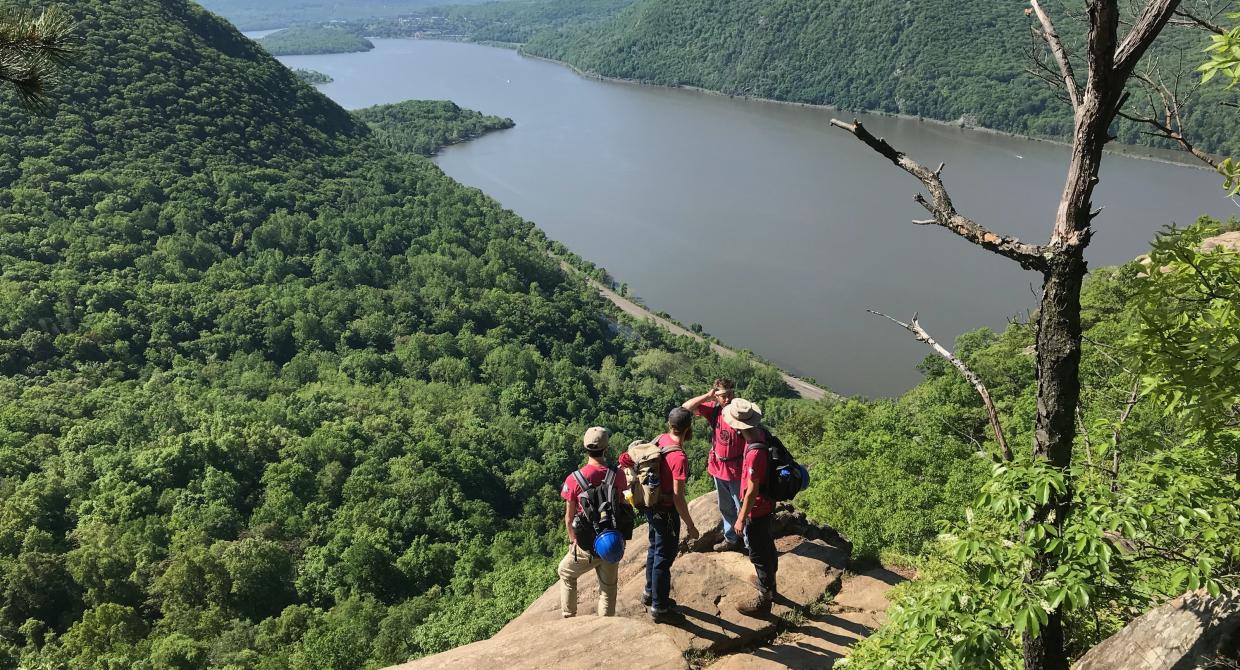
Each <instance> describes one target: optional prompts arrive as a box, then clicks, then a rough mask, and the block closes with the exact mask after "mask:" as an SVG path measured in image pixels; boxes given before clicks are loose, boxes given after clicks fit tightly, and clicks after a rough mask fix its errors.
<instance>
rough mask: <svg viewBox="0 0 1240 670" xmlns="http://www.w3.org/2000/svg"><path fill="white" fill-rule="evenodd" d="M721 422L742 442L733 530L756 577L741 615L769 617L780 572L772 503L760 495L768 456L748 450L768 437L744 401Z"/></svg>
mask: <svg viewBox="0 0 1240 670" xmlns="http://www.w3.org/2000/svg"><path fill="white" fill-rule="evenodd" d="M723 420H724V421H725V422H727V424H728V425H729V426H731V427H732V428H733V429H735V430H737V431H739V432H740V433H741V435H743V436H744V438H745V444H746V446H745V461H744V465H743V466H741V509H740V512H739V513H738V514H737V516H736V523H734V524H733V526H732V527H733V528H735V529H736V533H737V534H738V535H742V536H744V537H745V539H746V543H747V544H748V545H749V561H750V562H751V563H753V567H754V571H755V572H756V573H757V587H758V593H757V595H755V596H754V597H752V598H750V599H748V600H746V601H743V602H741V603H739V604H738V605H737V606H736V610H737V611H738V612H740V613H741V614H745V615H749V616H757V615H762V614H768V613H770V611H771V603H772V602H773V601H774V599H775V573H776V572H778V570H779V554H777V553H776V552H775V539H774V538H773V537H771V513H772V512H774V511H775V503H774V501H772V500H771V499H770V498H768V497H766V496H764V495H762V487H763V485H765V484H766V483H767V479H768V477H769V474H768V473H769V472H770V465H771V456H770V454H769V453H768V452H767V450H766V449H760V448H750V447H751V445H757V444H766V443H767V441H769V440H770V439H771V438H770V433H769V432H768V431H767V430H766V429H765V428H763V427H762V408H761V407H759V406H758V404H757V403H753V402H749V401H748V400H745V399H744V398H736V399H735V400H733V401H732V402H730V403H728V405H727V406H726V407H724V408H723Z"/></svg>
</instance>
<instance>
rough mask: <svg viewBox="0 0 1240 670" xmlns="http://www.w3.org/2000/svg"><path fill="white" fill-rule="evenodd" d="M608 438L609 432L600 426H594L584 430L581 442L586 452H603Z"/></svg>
mask: <svg viewBox="0 0 1240 670" xmlns="http://www.w3.org/2000/svg"><path fill="white" fill-rule="evenodd" d="M609 437H611V431H609V430H607V429H606V428H603V427H602V426H594V427H593V428H587V429H586V435H585V437H583V438H582V439H581V442H582V444H584V445H585V447H586V451H604V450H606V449H607V439H608V438H609Z"/></svg>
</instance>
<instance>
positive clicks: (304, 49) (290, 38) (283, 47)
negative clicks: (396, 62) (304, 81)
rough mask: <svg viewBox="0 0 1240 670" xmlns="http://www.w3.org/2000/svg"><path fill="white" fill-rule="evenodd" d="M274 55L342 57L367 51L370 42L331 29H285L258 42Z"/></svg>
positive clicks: (324, 27)
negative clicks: (328, 55)
mask: <svg viewBox="0 0 1240 670" xmlns="http://www.w3.org/2000/svg"><path fill="white" fill-rule="evenodd" d="M258 43H259V44H261V45H262V46H263V48H264V49H266V50H267V51H269V52H271V55H273V56H298V55H309V54H342V53H353V52H357V51H370V50H371V49H373V48H375V45H374V44H372V43H371V41H370V40H368V39H366V38H365V37H361V36H359V35H355V34H353V33H351V32H348V31H346V30H341V29H340V28H334V27H331V26H297V27H294V28H285V29H284V30H280V31H278V32H274V33H272V34H270V35H268V36H266V37H263V38H261V39H259V40H258Z"/></svg>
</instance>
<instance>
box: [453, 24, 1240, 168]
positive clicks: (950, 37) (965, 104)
mask: <svg viewBox="0 0 1240 670" xmlns="http://www.w3.org/2000/svg"><path fill="white" fill-rule="evenodd" d="M559 2H560V4H570V5H571V4H573V3H571V2H569V3H564V2H563V0H559ZM548 4H549V5H554V4H556V3H555V2H550V3H548ZM1044 4H1046V5H1047V6H1048V8H1049V9H1050V10H1052V11H1055V12H1057V15H1058V16H1061V17H1062V18H1061V23H1060V25H1059V31H1060V32H1061V33H1063V34H1064V35H1065V40H1067V42H1068V45H1069V47H1070V48H1071V47H1072V45H1073V44H1074V39H1073V33H1074V32H1079V31H1080V29H1081V28H1080V26H1079V25H1077V24H1076V23H1075V22H1073V21H1072V20H1070V19H1069V18H1068V17H1067V16H1065V15H1064V13H1063V12H1060V11H1059V9H1060V6H1061V5H1062V3H1061V2H1057V1H1054V0H1052V1H1051V2H1047V3H1044ZM516 6H517V5H514V8H515V7H516ZM470 11H471V9H470V8H464V9H463V11H462V13H469V12H470ZM1029 22H1030V19H1029V18H1028V17H1026V16H1025V14H1024V7H1022V5H1021V4H1020V3H999V2H994V1H993V0H918V1H917V2H908V1H907V0H637V2H634V3H633V4H632V5H631V6H629V7H627V8H626V9H623V10H621V11H619V12H618V13H616V14H615V15H614V16H611V17H610V18H606V19H603V20H601V21H596V22H593V23H591V24H588V25H584V26H573V27H569V28H567V29H562V30H543V31H540V32H538V33H537V34H535V35H534V36H533V37H532V38H531V39H530V40H529V41H528V43H526V44H525V46H524V50H525V51H526V52H528V53H530V54H533V55H537V56H543V57H547V58H553V59H556V60H562V61H565V62H568V63H570V64H572V65H574V66H575V67H578V68H580V69H582V70H585V71H589V72H594V73H598V74H601V75H605V76H611V77H621V78H625V79H634V80H638V81H644V82H650V83H656V84H666V85H692V86H700V87H704V88H707V89H712V90H716V91H720V92H723V93H727V94H732V95H745V96H755V97H764V98H774V99H778V100H788V101H796V102H808V103H815V104H828V105H833V106H836V107H842V108H845V109H856V110H873V111H879V112H889V113H899V114H907V115H911V116H922V117H926V118H930V119H937V120H942V121H962V122H963V123H964V124H965V125H980V126H983V127H986V128H992V129H995V130H1001V131H1007V132H1012V133H1017V134H1022V135H1032V136H1042V137H1065V136H1067V135H1068V134H1069V133H1070V132H1071V129H1072V114H1071V111H1070V110H1069V109H1068V107H1067V105H1066V104H1065V103H1062V102H1060V101H1059V100H1058V99H1057V98H1056V93H1055V91H1053V90H1052V89H1051V87H1050V86H1049V85H1048V84H1046V83H1045V82H1043V81H1040V80H1038V79H1036V78H1034V77H1032V76H1030V75H1029V74H1027V73H1026V69H1027V68H1029V67H1031V66H1032V60H1031V57H1030V48H1031V47H1033V48H1039V49H1040V48H1041V46H1040V45H1041V43H1040V42H1034V41H1032V38H1031V35H1030V30H1029V25H1030V23H1029ZM1078 37H1079V36H1078ZM1206 43H1207V40H1206V37H1205V36H1204V34H1203V33H1200V32H1190V31H1187V30H1180V31H1169V32H1168V34H1167V35H1166V36H1164V37H1163V38H1162V39H1161V42H1160V43H1159V44H1158V45H1156V48H1155V52H1156V53H1159V54H1161V56H1162V57H1163V58H1164V59H1165V60H1166V62H1167V65H1169V66H1173V65H1176V64H1177V63H1178V59H1179V58H1180V55H1181V50H1182V52H1183V57H1184V59H1185V62H1186V63H1189V64H1190V66H1189V68H1188V69H1189V70H1191V69H1192V67H1193V66H1195V63H1196V62H1198V61H1201V60H1204V56H1203V54H1202V49H1204V47H1205V45H1206ZM1193 77H1196V75H1195V74H1192V73H1190V74H1189V77H1188V81H1191V80H1192V78H1193ZM1199 96H1200V97H1199V98H1198V100H1197V101H1196V103H1195V104H1193V105H1191V106H1189V107H1188V108H1187V109H1186V115H1185V124H1186V127H1187V128H1188V129H1189V132H1190V133H1191V135H1192V137H1193V138H1194V139H1195V140H1196V142H1197V144H1198V145H1199V146H1202V147H1204V148H1206V149H1207V150H1210V151H1215V152H1220V153H1238V152H1240V136H1237V135H1236V134H1235V133H1234V132H1233V131H1232V129H1233V127H1234V115H1233V114H1231V113H1229V109H1228V108H1226V107H1223V106H1221V105H1219V104H1217V103H1219V102H1221V101H1222V100H1225V99H1227V97H1226V96H1227V94H1226V93H1225V92H1224V91H1223V90H1222V87H1208V88H1206V89H1203V90H1202V91H1201V92H1200V93H1199ZM1135 100H1136V98H1134V101H1135ZM1117 130H1118V135H1119V139H1120V140H1121V141H1122V142H1124V143H1127V144H1151V143H1153V144H1155V145H1156V146H1158V145H1159V144H1158V142H1157V141H1154V140H1152V139H1151V138H1149V137H1148V136H1146V135H1142V134H1141V132H1140V131H1142V130H1145V128H1144V127H1142V126H1137V125H1135V124H1132V123H1129V122H1121V123H1120V124H1119V125H1118V128H1117Z"/></svg>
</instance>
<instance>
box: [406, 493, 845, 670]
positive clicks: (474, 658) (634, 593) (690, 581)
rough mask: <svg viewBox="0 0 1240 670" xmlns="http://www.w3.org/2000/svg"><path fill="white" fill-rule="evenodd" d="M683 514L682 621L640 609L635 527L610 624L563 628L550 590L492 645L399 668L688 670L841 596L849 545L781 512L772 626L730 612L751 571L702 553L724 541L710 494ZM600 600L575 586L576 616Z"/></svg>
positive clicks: (725, 556) (741, 559) (579, 620)
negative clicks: (661, 619) (696, 660)
mask: <svg viewBox="0 0 1240 670" xmlns="http://www.w3.org/2000/svg"><path fill="white" fill-rule="evenodd" d="M689 511H690V514H692V516H693V519H694V523H695V524H696V525H697V527H698V529H699V530H701V531H702V537H701V538H700V539H699V540H698V541H697V542H695V543H694V544H693V546H692V547H690V551H688V552H687V553H682V554H681V555H680V557H679V558H677V559H676V565H675V567H674V568H673V578H672V597H673V598H675V599H676V601H677V603H678V604H679V608H680V611H681V612H682V613H683V614H684V618H683V619H681V620H679V621H675V622H673V623H670V624H655V623H653V622H652V621H651V620H650V617H649V614H648V613H647V612H646V608H645V607H643V606H642V604H641V595H642V591H643V589H644V587H645V572H644V571H645V563H646V550H647V548H648V547H649V542H648V540H647V538H646V534H645V527H641V528H638V529H637V532H636V533H634V537H633V540H632V541H630V542H629V545H628V548H627V551H626V552H625V557H624V559H623V560H622V561H621V563H620V571H619V572H620V588H619V592H618V594H617V605H616V618H613V619H602V618H599V617H595V616H591V615H580V614H579V615H578V616H577V617H574V618H572V619H562V618H561V617H560V604H559V585H558V584H553V585H552V586H551V587H550V588H549V589H547V592H546V593H544V594H543V595H542V596H541V597H540V598H539V599H538V600H536V601H534V603H533V604H532V605H530V607H529V608H528V609H526V611H525V612H524V613H523V614H521V616H519V617H517V618H516V619H514V620H513V621H512V622H510V623H509V624H508V625H507V626H505V627H504V628H503V629H502V630H501V631H500V632H499V633H497V634H496V635H495V636H494V637H492V638H491V639H489V640H484V641H482V642H476V643H474V644H470V645H466V646H464V647H460V648H457V649H454V650H452V651H449V652H445V653H443V654H438V655H436V656H431V657H427V658H423V659H420V660H417V661H413V662H410V663H406V664H404V665H400V666H396V668H399V669H400V670H430V669H431V668H474V667H502V668H505V669H519V668H530V669H533V668H547V667H556V668H578V667H580V668H587V667H594V665H595V664H594V662H593V661H594V660H596V659H598V658H599V657H600V656H599V655H600V654H602V655H603V656H602V657H604V658H607V657H609V656H608V654H611V656H610V657H612V658H621V657H622V658H625V663H624V665H625V666H626V667H651V668H687V667H688V663H687V661H686V660H685V658H686V654H689V655H695V654H697V655H701V654H722V653H726V652H728V651H732V650H736V649H741V648H746V647H755V646H758V645H760V644H761V643H763V642H766V641H767V640H769V639H770V638H771V637H772V636H773V634H774V632H775V629H776V626H777V623H778V620H779V617H781V616H785V615H787V614H789V613H790V612H791V611H793V610H794V609H800V608H804V607H807V606H808V605H810V604H811V603H814V602H816V601H818V600H819V599H821V598H823V597H824V596H825V595H827V594H830V593H835V592H836V591H838V590H839V587H840V583H841V577H842V576H843V571H844V568H845V567H846V566H847V565H848V558H849V554H850V546H849V544H848V542H847V541H846V540H844V539H843V538H842V537H840V536H839V534H838V533H836V532H835V531H834V530H832V529H830V528H827V527H823V526H818V525H815V524H812V523H810V522H808V521H807V520H806V519H805V516H804V514H801V513H798V512H796V511H795V510H793V509H792V508H791V507H788V506H783V505H781V507H780V509H779V511H777V513H776V514H777V517H776V520H775V523H774V524H773V528H774V529H775V535H776V537H777V538H778V539H777V540H776V547H777V548H778V549H779V551H780V557H779V596H778V598H777V599H776V602H775V605H774V607H773V608H772V612H771V616H769V617H763V618H752V617H747V616H745V615H742V614H740V613H739V612H737V611H736V607H735V606H736V604H737V603H738V602H740V601H741V600H743V599H745V598H747V597H749V596H750V595H752V594H753V588H754V587H753V586H751V585H750V583H749V579H750V577H752V576H753V574H754V571H753V565H752V564H751V563H750V562H749V559H748V558H747V557H746V556H744V555H743V554H739V553H732V552H728V553H713V552H709V553H703V550H704V549H708V548H709V547H710V546H711V545H713V544H714V543H715V542H717V541H718V540H719V538H720V537H721V535H722V528H721V524H720V521H719V510H718V503H717V499H716V497H715V494H713V493H712V494H709V495H706V496H702V497H700V498H697V499H695V500H693V501H692V502H691V503H690V504H689ZM597 594H598V590H597V585H596V583H595V580H594V579H593V577H592V576H586V577H583V578H582V579H581V581H580V582H579V583H578V611H579V612H582V611H587V612H588V611H592V610H593V604H594V600H595V599H596V598H597ZM609 650H613V651H609ZM587 651H588V652H589V653H586V652H587ZM634 654H639V655H640V657H641V658H640V660H639V659H638V658H636V657H635V656H634ZM394 670H395V669H394Z"/></svg>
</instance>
